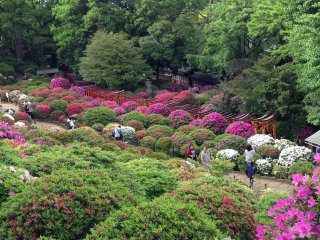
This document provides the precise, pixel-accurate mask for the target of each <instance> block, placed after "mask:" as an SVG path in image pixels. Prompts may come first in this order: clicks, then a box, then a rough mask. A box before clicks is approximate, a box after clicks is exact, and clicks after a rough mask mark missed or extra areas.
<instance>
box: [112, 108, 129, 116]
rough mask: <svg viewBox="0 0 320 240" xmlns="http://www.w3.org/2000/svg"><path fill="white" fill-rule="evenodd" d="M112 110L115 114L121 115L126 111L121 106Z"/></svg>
mask: <svg viewBox="0 0 320 240" xmlns="http://www.w3.org/2000/svg"><path fill="white" fill-rule="evenodd" d="M113 111H114V113H115V114H116V115H117V116H120V115H123V114H125V113H126V110H125V109H123V108H122V107H117V108H115V109H113Z"/></svg>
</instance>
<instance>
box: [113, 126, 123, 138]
mask: <svg viewBox="0 0 320 240" xmlns="http://www.w3.org/2000/svg"><path fill="white" fill-rule="evenodd" d="M114 137H115V139H116V140H122V133H121V126H120V125H119V126H117V127H116V128H115V129H114Z"/></svg>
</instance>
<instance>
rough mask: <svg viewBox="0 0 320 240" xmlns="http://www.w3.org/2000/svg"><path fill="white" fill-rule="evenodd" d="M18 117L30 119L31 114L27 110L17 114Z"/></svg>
mask: <svg viewBox="0 0 320 240" xmlns="http://www.w3.org/2000/svg"><path fill="white" fill-rule="evenodd" d="M17 118H18V119H19V120H26V121H29V119H30V116H29V115H28V114H27V113H25V112H19V113H18V115H17Z"/></svg>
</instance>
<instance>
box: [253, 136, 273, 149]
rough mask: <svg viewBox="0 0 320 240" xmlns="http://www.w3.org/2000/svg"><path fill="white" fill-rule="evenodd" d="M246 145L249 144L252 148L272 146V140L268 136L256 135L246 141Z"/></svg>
mask: <svg viewBox="0 0 320 240" xmlns="http://www.w3.org/2000/svg"><path fill="white" fill-rule="evenodd" d="M248 144H250V145H251V146H252V147H254V148H255V147H259V146H265V145H273V144H274V139H273V138H272V137H270V136H269V135H264V134H256V135H253V136H252V137H250V138H249V139H248Z"/></svg>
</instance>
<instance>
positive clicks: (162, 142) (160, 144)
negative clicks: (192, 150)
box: [155, 137, 173, 154]
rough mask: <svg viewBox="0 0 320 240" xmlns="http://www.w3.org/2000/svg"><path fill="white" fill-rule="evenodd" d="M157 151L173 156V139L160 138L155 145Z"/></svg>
mask: <svg viewBox="0 0 320 240" xmlns="http://www.w3.org/2000/svg"><path fill="white" fill-rule="evenodd" d="M155 150H156V151H159V152H165V153H167V154H171V153H172V152H173V143H172V139H171V137H163V138H160V139H159V140H158V141H157V142H156V145H155Z"/></svg>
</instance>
